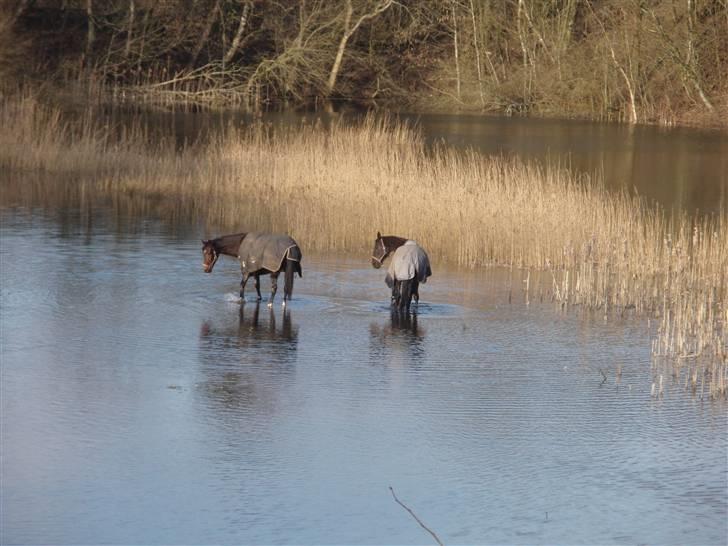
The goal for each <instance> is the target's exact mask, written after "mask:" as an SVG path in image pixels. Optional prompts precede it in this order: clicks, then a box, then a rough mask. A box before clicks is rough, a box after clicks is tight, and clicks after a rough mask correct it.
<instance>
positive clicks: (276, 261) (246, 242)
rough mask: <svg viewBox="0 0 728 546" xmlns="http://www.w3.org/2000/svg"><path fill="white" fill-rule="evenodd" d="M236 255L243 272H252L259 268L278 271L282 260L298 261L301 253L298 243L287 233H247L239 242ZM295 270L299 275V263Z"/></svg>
mask: <svg viewBox="0 0 728 546" xmlns="http://www.w3.org/2000/svg"><path fill="white" fill-rule="evenodd" d="M238 257H239V258H240V266H241V268H242V270H243V273H248V274H253V273H255V272H256V271H260V270H261V269H267V270H268V271H272V272H275V271H278V270H279V269H280V268H281V265H283V260H285V259H286V258H288V259H289V260H293V261H296V262H300V261H301V257H302V255H301V249H300V248H298V243H296V241H294V240H293V238H291V237H289V236H288V235H277V234H273V233H248V234H247V235H246V236H245V237H243V240H242V241H241V242H240V250H239V251H238ZM296 270H297V271H298V272H299V275H300V271H301V266H300V264H298V267H297V268H296Z"/></svg>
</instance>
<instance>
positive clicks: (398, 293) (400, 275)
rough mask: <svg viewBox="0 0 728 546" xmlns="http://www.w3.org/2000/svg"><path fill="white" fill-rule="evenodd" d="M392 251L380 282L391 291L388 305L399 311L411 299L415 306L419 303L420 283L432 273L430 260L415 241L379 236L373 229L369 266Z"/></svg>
mask: <svg viewBox="0 0 728 546" xmlns="http://www.w3.org/2000/svg"><path fill="white" fill-rule="evenodd" d="M392 253H394V254H393V255H392V260H391V261H390V263H389V268H388V270H387V275H386V277H385V278H384V282H385V283H386V284H387V286H388V287H389V288H391V290H392V305H393V306H394V307H396V308H397V309H399V310H400V311H404V310H406V311H407V312H409V310H410V304H411V302H412V298H414V300H415V305H419V303H420V292H419V286H420V283H425V282H427V277H429V276H431V275H432V268H431V267H430V259H429V258H428V257H427V253H426V252H425V250H424V249H423V248H422V247H421V246H420V245H418V244H417V243H416V242H415V241H412V240H409V239H405V238H404V237H397V236H395V235H385V236H382V235H381V233H379V232H377V238H376V239H375V241H374V249H373V250H372V267H374V268H375V269H379V268H380V267H381V266H382V264H383V263H384V260H386V259H387V257H388V256H389V255H390V254H392Z"/></svg>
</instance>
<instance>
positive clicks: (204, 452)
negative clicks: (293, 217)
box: [0, 208, 728, 545]
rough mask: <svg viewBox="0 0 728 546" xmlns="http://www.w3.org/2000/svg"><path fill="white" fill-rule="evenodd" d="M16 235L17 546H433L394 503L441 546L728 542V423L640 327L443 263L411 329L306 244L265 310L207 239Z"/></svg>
mask: <svg viewBox="0 0 728 546" xmlns="http://www.w3.org/2000/svg"><path fill="white" fill-rule="evenodd" d="M0 219H1V220H2V231H0V264H1V266H2V275H1V277H2V284H1V290H2V292H1V295H2V298H1V300H0V359H1V362H2V378H1V379H2V382H1V395H2V414H1V420H2V444H1V446H2V447H0V455H1V458H0V464H1V470H2V509H1V510H0V517H1V521H0V524H1V525H0V527H1V529H2V530H1V531H0V532H1V533H2V534H1V536H0V542H1V543H3V544H9V543H46V544H83V543H114V544H138V543H144V544H182V543H184V544H191V543H195V544H196V543H205V544H209V543H265V544H274V543H275V544H279V543H299V544H308V543H347V544H382V543H397V544H423V543H431V542H432V540H431V537H430V536H429V535H428V534H427V533H426V532H425V531H424V530H423V529H422V528H421V527H419V526H418V525H417V523H416V522H415V521H414V519H412V517H411V516H410V515H409V514H408V513H407V512H406V511H405V510H404V509H403V508H402V507H400V506H399V505H398V504H396V503H395V502H394V500H393V498H392V496H391V495H390V492H389V489H388V487H389V486H391V487H393V488H394V491H395V492H396V494H397V496H398V497H399V498H400V499H401V500H402V501H403V502H404V503H405V504H407V505H408V506H409V507H410V508H411V509H412V510H413V511H414V512H415V513H416V514H417V515H418V517H420V519H422V520H423V522H425V524H426V525H427V526H428V527H430V528H431V529H433V530H434V531H435V532H436V533H437V534H438V535H439V537H440V538H441V539H442V540H443V541H444V542H445V543H447V544H454V543H460V544H463V543H478V544H554V543H559V544H606V543H609V544H643V543H649V544H681V545H684V544H700V545H705V544H725V543H726V541H727V540H728V531H727V530H726V515H727V510H728V499H727V491H728V483H727V476H726V473H727V469H726V452H727V450H728V438H727V435H726V427H727V425H728V422H727V415H728V412H727V411H726V406H725V404H724V403H721V402H710V401H708V400H700V399H699V398H697V397H693V396H691V395H690V394H689V393H686V392H684V391H683V390H682V388H680V387H679V386H678V385H675V384H673V383H672V382H671V380H670V379H669V377H668V378H666V390H665V394H664V396H663V397H662V398H658V399H655V398H652V397H651V396H650V387H651V384H652V381H653V380H654V377H653V372H652V371H651V369H650V356H649V348H650V343H649V340H650V330H649V327H648V326H647V324H646V323H644V322H643V321H642V320H638V319H635V318H626V319H622V320H618V319H615V318H610V319H609V320H606V321H605V320H604V318H603V317H602V316H601V315H598V316H597V315H592V314H589V313H578V312H572V313H561V312H559V311H558V310H556V309H554V308H553V307H552V306H551V305H550V304H547V303H532V304H531V305H528V306H527V305H525V304H524V303H523V301H522V297H521V295H520V293H518V292H516V296H515V297H514V298H513V299H512V303H510V304H509V303H508V297H507V294H506V291H505V290H504V282H503V280H502V278H499V273H498V272H497V271H490V270H483V271H478V272H471V271H467V270H459V269H448V268H446V267H445V266H443V265H442V264H437V263H435V264H434V272H435V275H434V276H433V277H432V278H431V280H430V282H428V283H427V284H426V285H423V286H422V287H421V290H420V292H421V295H422V299H423V304H422V305H421V308H420V312H419V314H418V315H417V317H416V319H409V320H397V319H396V318H395V319H393V318H392V317H391V316H390V314H389V311H388V308H387V300H388V294H387V289H386V287H385V285H384V283H383V272H381V271H376V270H373V269H372V268H371V266H370V265H369V263H368V256H361V257H359V256H349V257H338V256H333V255H322V256H311V255H308V254H306V251H305V247H304V262H303V265H304V277H303V279H297V280H296V285H295V290H294V300H293V301H292V302H291V305H290V307H289V309H288V311H286V312H283V310H282V309H281V307H280V305H276V306H275V307H274V308H273V309H272V310H269V309H268V308H267V307H266V306H265V305H262V306H257V305H256V304H255V303H253V302H247V303H245V304H244V305H241V304H240V302H239V301H238V299H237V294H236V291H237V285H238V282H239V268H238V266H237V265H236V264H235V262H234V261H233V260H221V261H220V262H219V263H218V264H217V266H216V269H215V272H214V273H213V274H212V275H205V274H204V273H203V272H202V270H201V255H200V242H199V239H200V237H199V235H201V230H199V229H197V228H196V227H195V226H187V227H182V228H175V229H172V228H169V227H166V226H165V225H164V224H160V223H158V222H155V221H152V220H142V219H127V218H120V217H115V216H113V215H111V214H102V213H98V212H97V213H96V214H95V215H94V217H93V221H89V218H88V213H84V214H80V213H78V212H75V211H72V210H62V211H57V212H51V211H33V212H31V211H28V210H26V209H7V208H6V209H3V210H2V212H0ZM268 286H269V284H268V281H267V279H265V278H264V281H263V290H264V291H266V290H267V289H268ZM249 289H250V294H251V295H252V292H253V290H252V287H249ZM618 369H621V376H619V377H618V374H617V370H618ZM602 374H604V375H605V376H606V380H603V377H602Z"/></svg>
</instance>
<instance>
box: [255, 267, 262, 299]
mask: <svg viewBox="0 0 728 546" xmlns="http://www.w3.org/2000/svg"><path fill="white" fill-rule="evenodd" d="M255 291H256V292H257V293H258V301H260V300H262V299H263V296H261V295H260V273H256V274H255Z"/></svg>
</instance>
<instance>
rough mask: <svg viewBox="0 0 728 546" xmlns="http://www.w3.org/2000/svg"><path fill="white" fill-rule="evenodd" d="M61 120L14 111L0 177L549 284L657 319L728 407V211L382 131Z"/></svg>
mask: <svg viewBox="0 0 728 546" xmlns="http://www.w3.org/2000/svg"><path fill="white" fill-rule="evenodd" d="M63 119H64V118H63V116H62V115H61V114H60V113H59V112H58V110H57V109H54V108H52V107H47V106H43V105H41V104H40V103H39V102H38V101H37V100H36V99H34V98H33V97H31V96H27V95H25V96H22V95H21V96H13V97H5V98H4V99H3V100H2V107H1V110H0V123H1V124H2V129H1V130H0V168H2V169H3V170H4V171H8V172H9V171H12V172H15V173H20V172H26V173H27V172H46V173H52V174H53V175H56V176H59V177H61V178H62V177H63V176H64V175H67V176H73V177H74V179H75V182H74V186H82V187H84V189H85V191H97V192H103V193H105V194H106V195H108V196H110V197H111V198H112V199H118V200H122V199H125V198H126V199H129V198H130V196H131V199H132V200H133V201H135V202H139V201H141V202H146V203H152V204H153V205H154V206H160V205H161V206H164V207H166V208H167V209H168V210H169V211H170V214H179V215H187V216H192V217H197V218H202V219H204V220H205V221H206V222H207V224H208V225H210V226H214V227H215V228H216V229H219V230H223V229H230V230H246V229H250V230H252V229H256V230H274V231H287V232H289V233H291V234H292V235H293V236H294V237H295V238H296V239H297V240H298V241H299V243H300V244H301V245H302V246H303V248H304V249H316V250H335V251H360V252H363V253H365V252H368V251H369V248H370V245H371V244H372V241H373V237H374V234H375V233H376V231H377V230H380V231H382V232H383V233H392V234H400V235H406V236H408V237H412V238H415V239H418V240H419V241H421V242H422V243H423V244H424V245H425V247H426V248H427V249H428V252H429V253H430V255H431V257H432V258H433V259H434V260H435V261H448V262H453V263H457V264H461V265H465V266H469V267H475V266H487V265H503V266H509V267H512V268H523V269H524V270H529V271H532V270H533V271H541V272H545V274H546V276H547V278H549V284H550V288H551V290H552V293H553V297H554V298H555V299H556V300H557V301H559V302H561V303H562V304H563V305H564V306H571V305H583V306H587V307H589V308H592V309H601V310H604V312H611V311H613V310H617V311H625V310H630V309H634V311H635V312H637V313H640V314H642V315H645V316H651V317H658V318H659V320H660V328H659V335H658V337H657V338H656V339H655V341H654V343H653V354H654V355H655V356H656V357H659V358H668V359H669V360H670V362H672V363H673V364H675V363H677V366H678V367H677V368H675V369H677V370H684V371H685V375H686V377H687V376H689V377H691V378H693V379H691V380H690V381H687V382H689V383H692V385H693V386H695V385H696V384H697V381H698V375H700V376H701V377H709V381H706V384H707V385H708V388H709V392H710V394H711V395H713V396H725V395H726V393H727V385H726V383H727V381H726V377H727V374H728V308H727V307H726V295H727V292H728V221H727V219H726V212H725V211H723V212H722V213H721V214H720V215H718V216H713V217H706V218H696V217H689V216H687V215H682V216H674V215H673V216H667V215H666V214H665V213H664V212H663V211H661V210H658V209H656V208H654V207H652V206H648V205H647V204H646V203H645V202H644V201H643V200H642V199H640V198H639V197H638V196H635V195H628V194H626V193H619V194H614V193H610V192H607V191H606V190H605V188H604V187H603V186H602V185H601V184H599V183H598V181H594V180H589V179H586V178H577V177H576V176H575V175H574V174H572V173H571V172H569V171H567V170H565V169H560V168H557V167H543V166H535V165H528V164H523V163H521V162H519V161H515V160H505V159H488V158H484V157H482V156H480V155H478V154H476V153H458V152H454V151H451V150H447V149H437V150H434V151H432V150H427V149H426V147H425V144H424V142H423V139H422V138H421V136H420V135H419V134H418V133H417V132H416V131H415V130H412V129H411V128H409V127H407V126H405V125H402V124H399V123H395V122H392V121H391V120H386V119H384V120H383V119H375V118H373V117H369V118H366V119H365V120H363V121H362V122H361V123H360V124H357V125H345V124H334V125H333V126H331V127H328V128H323V127H321V126H318V125H315V124H314V125H302V126H298V127H295V128H288V129H286V128H280V127H279V128H276V129H275V130H273V129H271V128H270V127H268V126H266V125H263V124H253V125H250V126H245V127H229V128H228V129H227V130H226V131H223V132H222V133H221V134H220V135H218V136H217V137H214V138H213V139H212V140H211V141H208V142H206V143H200V144H193V145H188V146H186V147H184V148H183V149H178V148H176V147H175V145H174V143H173V142H171V141H153V140H152V139H150V137H149V135H148V133H147V132H146V130H145V129H144V127H143V125H142V124H141V122H140V123H138V124H136V125H132V128H131V129H127V130H125V131H111V130H109V128H106V127H101V126H99V125H98V124H97V123H96V122H95V121H94V119H92V118H91V117H90V116H87V117H84V118H82V119H80V120H77V121H76V122H74V123H64V121H63ZM20 178H22V176H20ZM48 184H49V183H48V182H44V188H46V189H48ZM50 184H51V185H52V184H53V183H52V182H51V183H50ZM72 187H73V186H72ZM61 191H65V192H67V191H69V190H68V188H67V187H64V188H62V189H61ZM150 206H151V205H150ZM367 255H368V254H367ZM542 276H543V275H542ZM696 370H699V371H696Z"/></svg>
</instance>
